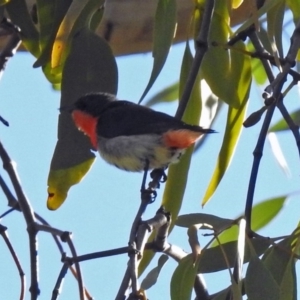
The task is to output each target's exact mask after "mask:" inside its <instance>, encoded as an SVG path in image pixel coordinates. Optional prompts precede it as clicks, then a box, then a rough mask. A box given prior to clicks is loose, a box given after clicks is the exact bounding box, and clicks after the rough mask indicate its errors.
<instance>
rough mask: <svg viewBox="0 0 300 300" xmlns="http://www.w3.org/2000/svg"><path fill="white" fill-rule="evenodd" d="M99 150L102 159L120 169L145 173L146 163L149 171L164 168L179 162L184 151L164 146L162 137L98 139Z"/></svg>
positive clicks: (137, 136) (142, 136) (153, 135)
mask: <svg viewBox="0 0 300 300" xmlns="http://www.w3.org/2000/svg"><path fill="white" fill-rule="evenodd" d="M98 150H99V153H100V155H101V157H102V158H103V159H104V160H105V161H107V162H108V163H110V164H113V165H115V166H117V167H118V168H120V169H124V170H128V171H133V172H138V171H143V170H144V169H145V166H146V162H147V161H148V162H149V169H155V168H162V167H166V166H168V165H169V164H170V163H173V162H176V161H178V159H179V158H180V156H181V155H182V154H183V153H184V149H174V148H168V147H166V146H164V144H163V141H162V138H161V135H157V134H152V135H149V134H147V135H135V136H119V137H115V138H110V139H108V138H103V137H98Z"/></svg>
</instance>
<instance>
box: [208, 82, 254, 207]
mask: <svg viewBox="0 0 300 300" xmlns="http://www.w3.org/2000/svg"><path fill="white" fill-rule="evenodd" d="M249 88H250V86H248V92H249ZM247 102H248V94H247V95H246V97H245V99H244V100H243V102H242V103H241V106H240V107H239V108H238V109H235V108H233V107H229V108H228V114H227V122H226V128H225V135H224V138H223V143H222V146H221V149H220V152H219V155H218V159H217V164H216V167H215V170H214V173H213V175H212V178H211V180H210V183H209V186H208V188H207V190H206V192H205V195H204V197H203V200H202V206H204V205H205V204H206V203H207V202H208V201H209V200H210V198H211V197H212V195H213V194H214V192H215V191H216V189H217V187H218V185H219V183H220V182H221V180H222V178H223V176H224V174H225V173H226V170H227V168H228V167H229V164H230V161H231V159H232V157H233V155H234V151H235V148H236V145H237V142H238V139H239V136H240V133H241V131H242V127H243V121H244V116H245V113H246V109H247Z"/></svg>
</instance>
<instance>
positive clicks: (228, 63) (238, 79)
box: [201, 1, 251, 109]
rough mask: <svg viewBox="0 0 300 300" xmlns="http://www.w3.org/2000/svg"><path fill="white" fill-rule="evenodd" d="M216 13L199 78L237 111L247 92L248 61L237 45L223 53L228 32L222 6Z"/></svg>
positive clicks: (249, 77) (224, 6) (241, 45)
mask: <svg viewBox="0 0 300 300" xmlns="http://www.w3.org/2000/svg"><path fill="white" fill-rule="evenodd" d="M219 2H220V1H219ZM224 2H225V1H224ZM220 9H223V11H222V12H220V11H219V12H218V13H217V12H215V13H214V14H213V18H212V24H211V29H210V35H209V49H208V51H207V53H206V55H205V56H204V60H203V63H202V66H201V74H202V77H203V78H204V79H205V80H206V82H207V83H208V85H209V87H210V88H211V90H212V92H213V93H214V94H215V95H216V96H217V97H219V98H220V99H221V100H223V101H224V102H226V103H228V104H229V105H230V106H232V107H234V108H236V109H238V108H239V107H240V106H241V105H242V103H243V101H244V99H245V97H246V95H248V92H249V84H250V82H251V61H250V58H249V57H248V56H247V55H245V54H244V53H243V51H245V49H246V47H245V45H244V43H243V42H241V41H239V42H237V43H235V44H234V46H232V47H231V48H229V49H227V50H226V45H227V42H228V40H229V38H230V35H231V30H230V27H229V18H228V17H227V15H228V12H227V7H226V5H224V4H223V6H221V7H220V8H219V10H220ZM212 66H215V67H212Z"/></svg>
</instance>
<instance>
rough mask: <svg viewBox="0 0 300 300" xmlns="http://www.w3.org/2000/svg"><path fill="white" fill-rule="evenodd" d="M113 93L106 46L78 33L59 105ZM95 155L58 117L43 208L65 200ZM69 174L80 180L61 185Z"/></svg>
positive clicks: (113, 64) (96, 38) (68, 123)
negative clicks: (46, 196) (54, 145)
mask: <svg viewBox="0 0 300 300" xmlns="http://www.w3.org/2000/svg"><path fill="white" fill-rule="evenodd" d="M92 91H93V92H97V91H99V92H100V91H101V92H109V93H113V94H116V92H117V66H116V62H115V59H114V56H113V54H112V52H111V50H110V48H109V46H108V45H107V43H106V42H105V41H104V40H103V39H102V38H100V37H99V36H97V35H95V34H94V33H92V32H91V31H90V30H89V29H86V28H85V29H83V30H81V31H80V32H79V33H78V34H77V35H76V36H74V38H73V42H72V46H71V52H70V55H69V56H68V58H67V60H66V63H65V67H64V70H63V78H62V96H61V106H64V107H67V106H70V105H71V104H72V103H73V102H74V101H76V100H77V99H78V98H79V97H80V96H82V95H84V94H86V93H88V92H92ZM94 157H95V155H94V154H93V153H92V152H91V145H90V141H89V140H88V138H87V137H86V136H84V135H83V134H82V133H81V132H79V131H78V130H77V129H76V128H75V126H74V124H73V121H72V119H71V116H70V115H69V114H67V113H62V114H60V116H59V124H58V141H57V145H56V148H55V151H54V155H53V158H52V162H51V168H50V173H49V179H48V185H49V188H48V190H49V192H50V193H51V194H50V195H49V198H48V202H47V205H48V207H49V208H51V209H57V208H58V207H59V206H60V205H61V204H62V203H63V201H64V200H65V197H66V196H67V195H66V191H68V190H69V189H70V187H71V186H72V185H73V184H74V183H77V182H79V181H80V179H81V178H82V177H83V176H84V175H85V174H86V172H87V171H88V169H89V167H90V166H91V163H92V160H93V159H94ZM73 172H76V173H77V174H80V176H81V178H78V177H79V176H78V177H77V179H76V182H75V181H71V180H70V181H68V180H67V181H66V182H64V184H63V186H62V185H61V174H64V177H65V178H73V177H74V176H73Z"/></svg>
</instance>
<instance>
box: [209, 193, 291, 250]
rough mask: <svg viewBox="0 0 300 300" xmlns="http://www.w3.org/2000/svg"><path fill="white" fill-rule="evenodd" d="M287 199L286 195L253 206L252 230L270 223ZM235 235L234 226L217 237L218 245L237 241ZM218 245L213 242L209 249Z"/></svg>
mask: <svg viewBox="0 0 300 300" xmlns="http://www.w3.org/2000/svg"><path fill="white" fill-rule="evenodd" d="M287 197H288V196H287V195H285V196H282V197H275V198H271V199H267V200H264V201H262V202H259V203H257V204H255V205H254V206H253V208H252V220H251V222H252V223H251V228H252V230H254V231H258V230H259V229H261V228H263V227H264V226H266V225H267V224H268V223H270V222H271V221H272V220H273V219H274V218H275V217H276V216H277V215H278V213H279V212H280V211H281V210H282V208H283V207H284V204H285V202H286V200H287ZM240 217H242V215H240ZM240 217H239V218H240ZM237 235H238V227H237V226H236V225H234V226H232V227H231V228H229V229H227V230H225V231H224V232H222V233H221V234H220V235H219V241H220V243H227V242H230V241H235V240H236V239H237ZM218 244H219V243H218V242H217V241H216V240H215V241H214V242H213V243H212V245H211V247H214V246H217V245H218Z"/></svg>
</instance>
